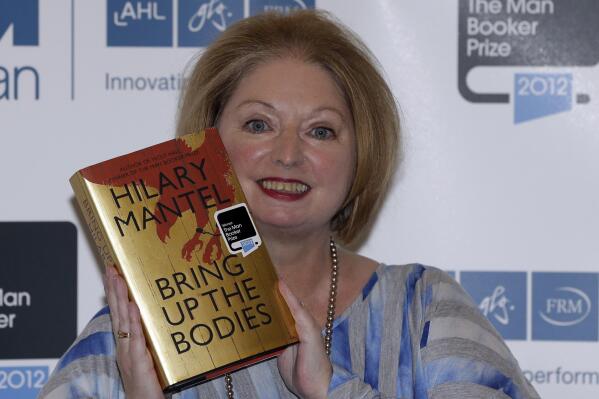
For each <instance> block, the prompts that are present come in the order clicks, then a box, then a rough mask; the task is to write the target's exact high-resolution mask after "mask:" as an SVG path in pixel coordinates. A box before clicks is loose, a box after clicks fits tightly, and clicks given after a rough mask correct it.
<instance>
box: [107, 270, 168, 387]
mask: <svg viewBox="0 0 599 399" xmlns="http://www.w3.org/2000/svg"><path fill="white" fill-rule="evenodd" d="M104 290H105V292H106V300H107V301H108V306H109V308H110V317H111V319H112V332H113V334H114V336H115V340H116V361H117V364H118V367H119V371H120V373H121V379H122V381H123V387H124V388H125V393H126V396H127V399H137V398H140V399H164V394H163V393H162V389H161V387H160V383H159V382H158V376H157V374H156V370H155V369H154V363H153V362H152V356H151V355H150V351H149V350H148V348H147V346H146V339H145V337H144V334H143V331H142V326H141V318H140V316H139V308H138V307H137V305H136V304H135V303H134V302H133V301H130V300H129V296H128V294H127V285H126V284H125V280H123V278H122V277H121V276H119V274H118V273H117V271H116V269H115V268H114V267H112V266H111V267H107V268H106V275H105V277H104ZM119 331H120V332H124V333H127V332H128V333H130V336H129V337H128V338H119Z"/></svg>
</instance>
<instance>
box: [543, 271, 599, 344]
mask: <svg viewBox="0 0 599 399" xmlns="http://www.w3.org/2000/svg"><path fill="white" fill-rule="evenodd" d="M598 282H599V274H597V273H533V274H532V283H533V289H532V294H533V299H532V305H533V312H532V339H533V340H557V341H564V340H568V341H597V340H598V338H599V337H598V331H597V330H598V326H597V322H598V320H597V319H598V313H597V296H598V294H599V290H598V285H599V284H598Z"/></svg>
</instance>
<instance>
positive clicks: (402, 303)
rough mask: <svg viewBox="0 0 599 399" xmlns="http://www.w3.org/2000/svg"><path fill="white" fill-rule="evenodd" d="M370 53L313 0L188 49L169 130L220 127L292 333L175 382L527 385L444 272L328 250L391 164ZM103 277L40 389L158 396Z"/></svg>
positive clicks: (423, 390) (377, 388)
mask: <svg viewBox="0 0 599 399" xmlns="http://www.w3.org/2000/svg"><path fill="white" fill-rule="evenodd" d="M374 65H375V63H374V61H373V57H371V55H370V54H369V52H368V50H367V49H366V48H365V46H364V45H363V44H362V43H361V42H360V41H359V40H358V39H357V38H355V36H353V35H352V34H351V33H350V32H349V31H348V30H346V29H344V28H343V27H341V26H339V25H338V24H336V23H335V22H332V21H331V19H330V18H329V17H328V16H327V15H326V14H323V13H319V12H312V11H307V12H297V13H294V14H291V15H289V16H282V15H277V14H265V15H261V16H258V17H253V18H250V19H247V20H244V21H241V22H239V23H237V24H236V25H234V26H232V27H230V28H229V29H228V30H227V31H226V32H225V33H224V34H223V36H221V37H220V38H219V39H218V40H217V41H216V42H215V43H214V44H213V45H212V46H211V47H209V48H208V49H207V50H206V51H205V52H204V54H203V55H202V56H201V57H200V59H199V61H198V62H197V64H196V66H195V69H194V71H193V73H192V75H191V77H190V79H189V82H188V86H187V89H186V93H185V96H184V98H183V101H182V105H181V111H180V118H179V125H178V133H179V134H183V133H188V132H192V131H198V130H201V129H203V128H205V127H208V126H214V125H215V126H217V127H218V129H219V131H220V133H221V137H222V140H223V142H224V144H225V147H226V148H227V150H228V152H229V155H230V157H231V160H232V163H233V166H234V168H235V170H236V172H237V175H238V177H239V180H240V183H241V185H242V188H243V190H244V192H245V194H246V197H247V200H248V203H249V206H250V207H251V210H252V214H253V216H254V220H255V222H256V224H257V225H258V228H259V230H260V233H261V235H262V237H263V239H264V241H265V242H266V243H268V244H267V245H268V249H269V253H270V255H271V258H272V260H273V263H274V265H275V267H276V268H277V272H278V274H279V277H280V280H281V284H280V289H281V293H282V294H283V296H284V297H285V299H286V300H287V302H288V304H289V307H290V309H291V311H292V313H293V315H294V318H295V320H296V327H297V330H298V334H299V337H300V343H299V344H298V345H297V346H294V347H291V348H288V349H287V350H286V351H285V352H284V353H283V354H282V355H281V356H280V357H279V358H278V359H277V360H270V361H267V362H264V363H261V364H258V365H254V366H251V367H249V368H247V369H244V370H241V371H237V372H235V373H233V374H232V376H231V380H228V381H224V380H223V379H222V378H221V379H218V380H215V381H211V382H209V383H206V384H203V385H201V386H198V387H195V388H191V389H188V390H186V391H184V392H182V393H181V394H178V395H175V397H181V398H214V397H227V395H230V392H228V391H231V390H232V391H233V392H234V394H235V396H236V397H238V398H279V397H281V398H291V397H295V396H297V397H301V398H325V397H331V398H373V397H393V398H429V397H431V398H463V397H480V398H489V397H494V398H503V397H512V398H533V397H538V396H537V395H536V393H535V392H534V390H533V389H532V387H531V386H530V385H529V384H528V383H527V381H526V380H525V379H524V377H523V376H522V373H521V371H520V369H519V368H518V365H517V362H516V361H515V360H514V358H513V357H512V355H511V354H510V352H509V350H508V349H507V347H506V346H505V344H504V343H503V342H502V340H501V338H500V337H499V335H498V333H497V332H496V331H495V330H494V329H493V328H492V327H491V325H490V324H489V323H488V322H487V321H486V320H485V319H484V317H483V316H481V314H480V312H478V310H477V308H476V306H475V305H474V304H473V303H472V302H471V300H470V299H469V298H468V296H467V295H466V294H465V293H464V292H463V291H462V290H461V289H460V288H459V287H458V286H457V285H456V284H455V282H453V280H452V279H451V278H449V277H448V276H447V275H445V274H444V273H442V272H440V271H438V270H436V269H434V268H426V267H423V266H421V265H410V266H385V265H381V264H379V263H377V262H375V261H373V260H371V259H367V258H365V257H362V256H360V255H357V254H355V253H352V252H350V251H348V250H346V249H343V248H341V247H339V249H338V250H337V249H336V248H337V245H336V244H335V241H334V240H333V239H332V238H331V237H335V240H339V241H341V242H343V243H344V244H351V243H352V242H354V241H356V240H357V239H358V238H359V237H358V236H359V234H360V233H361V232H363V231H366V230H367V225H368V222H369V221H370V219H371V216H372V213H373V210H374V209H377V208H378V206H379V203H380V200H381V198H382V196H383V194H384V192H385V190H386V188H387V185H388V183H389V181H390V177H391V174H392V171H393V169H394V164H395V159H396V149H397V147H398V138H397V132H398V130H399V123H398V118H397V111H396V108H395V103H394V100H393V96H392V95H391V93H390V90H389V88H388V87H387V85H386V84H385V82H384V80H383V79H382V77H381V75H380V73H379V72H378V71H377V69H376V67H375V66H374ZM332 268H333V271H332V270H331V269H332ZM105 287H106V294H107V300H108V303H109V306H110V318H109V315H108V314H107V312H106V311H103V312H100V314H99V315H98V316H96V318H94V320H92V322H91V323H90V325H89V326H88V328H86V330H85V331H84V332H83V333H82V335H81V336H80V337H79V339H78V340H77V342H76V343H75V344H74V345H73V347H72V348H71V349H70V350H69V352H67V354H66V355H65V356H64V357H63V359H62V360H61V362H60V363H59V365H58V366H57V369H56V371H55V372H54V374H53V377H52V379H51V380H50V382H49V383H48V384H47V385H46V387H45V388H44V391H43V392H42V395H41V397H47V398H54V397H61V398H64V397H90V396H91V397H102V398H104V397H123V394H126V397H127V398H161V397H163V395H162V393H161V391H160V387H159V385H158V380H157V378H156V373H155V371H154V368H153V365H152V361H151V358H150V355H149V353H148V351H147V349H146V346H145V341H144V338H143V334H142V333H141V327H140V321H139V310H138V309H137V307H136V305H135V304H134V303H131V302H129V301H128V299H127V291H126V287H125V284H124V282H123V280H122V279H121V278H120V277H119V276H118V275H117V274H116V272H115V271H114V270H113V269H109V270H107V275H106V281H105ZM330 303H334V305H329V304H330ZM335 316H336V317H335ZM333 318H335V322H334V325H333V326H331V325H330V324H328V325H327V322H331V321H332V320H333ZM327 327H332V329H331V328H327ZM118 331H125V332H130V336H126V334H125V335H123V334H120V336H119V337H118V338H116V339H115V338H113V335H112V333H114V335H115V336H117V332H118ZM322 331H324V335H325V339H324V340H323V337H322V333H321V332H322ZM115 343H116V345H115ZM329 350H330V356H328V355H327V352H328V351H329ZM117 364H118V370H117V367H116V365H117ZM119 371H120V373H119ZM231 388H232V389H231Z"/></svg>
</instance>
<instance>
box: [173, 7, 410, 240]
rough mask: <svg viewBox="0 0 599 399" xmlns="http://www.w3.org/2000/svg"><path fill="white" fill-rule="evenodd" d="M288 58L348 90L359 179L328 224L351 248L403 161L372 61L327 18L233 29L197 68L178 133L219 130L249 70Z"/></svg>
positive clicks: (259, 19)
mask: <svg viewBox="0 0 599 399" xmlns="http://www.w3.org/2000/svg"><path fill="white" fill-rule="evenodd" d="M289 56H291V57H295V58H298V59H301V60H303V61H306V62H309V63H314V64H317V65H320V66H321V67H323V68H325V69H326V70H327V71H328V72H329V73H330V74H331V76H332V77H333V79H334V80H335V82H336V83H337V84H338V85H339V87H340V88H341V90H342V91H343V93H344V95H345V99H346V101H347V104H348V106H349V109H350V111H351V113H352V116H353V126H354V129H355V134H356V166H355V175H354V180H353V183H352V185H351V187H350V190H349V192H348V194H347V197H346V199H345V201H344V203H343V205H342V207H341V209H340V210H339V212H337V214H336V215H335V216H334V217H333V219H332V220H331V228H332V229H333V230H334V231H336V233H337V235H338V236H339V238H340V239H341V240H342V241H344V242H345V243H346V244H351V243H352V242H354V241H355V240H356V239H357V238H358V237H359V236H360V235H361V233H362V232H363V231H364V230H366V229H367V227H368V225H369V222H370V221H371V219H372V216H373V214H374V213H375V211H376V209H378V207H379V206H380V203H381V201H382V198H383V197H384V195H385V193H386V190H387V188H388V185H389V183H390V181H391V178H392V175H393V172H394V170H395V166H396V162H397V157H398V147H399V116H398V111H397V107H396V104H395V99H394V97H393V95H392V93H391V90H390V89H389V87H388V86H387V84H386V82H385V79H384V78H383V77H382V74H381V73H380V72H379V65H378V62H377V61H376V59H375V57H374V56H373V55H372V54H371V52H370V51H369V50H368V48H367V47H366V45H365V44H364V43H362V41H361V40H360V39H359V38H358V37H357V36H356V35H355V34H354V33H353V32H351V31H350V30H349V29H348V28H347V27H344V26H343V25H341V24H340V23H339V22H336V21H334V20H333V19H332V17H331V16H330V15H329V14H327V13H325V12H323V11H318V10H302V11H296V12H292V13H290V14H287V15H284V14H280V13H264V14H260V15H257V16H254V17H251V18H247V19H244V20H241V21H239V22H237V23H236V24H234V25H232V26H230V27H229V28H228V29H227V30H226V31H225V32H224V33H223V34H222V35H221V36H220V37H219V38H218V39H217V40H216V41H214V42H213V43H212V44H211V45H210V46H209V47H208V48H207V49H206V50H205V51H204V52H203V53H202V54H201V55H200V57H199V59H198V60H197V62H196V63H195V66H194V68H193V71H192V73H191V75H190V76H189V78H188V80H187V83H186V87H185V89H184V93H183V96H182V98H181V103H180V107H179V115H178V123H177V134H178V135H182V134H186V133H190V132H196V131H200V130H202V129H205V128H207V127H211V126H214V125H216V122H217V120H218V117H219V115H220V112H222V109H223V108H224V106H225V104H226V103H227V101H228V100H229V98H230V97H231V95H232V93H233V91H234V90H235V88H236V87H237V84H238V83H239V81H240V80H241V79H242V77H243V76H245V74H247V73H248V71H251V70H252V69H253V68H255V67H256V66H257V65H260V64H262V63H264V62H267V61H268V60H269V59H273V58H282V57H289Z"/></svg>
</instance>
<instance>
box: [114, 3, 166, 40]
mask: <svg viewBox="0 0 599 399" xmlns="http://www.w3.org/2000/svg"><path fill="white" fill-rule="evenodd" d="M106 10H107V13H108V14H107V21H108V26H107V35H108V39H107V40H108V46H154V47H170V46H172V44H173V18H172V12H173V1H172V0H136V1H130V0H108V6H107V7H106Z"/></svg>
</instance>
